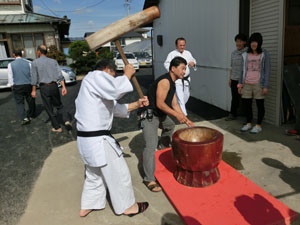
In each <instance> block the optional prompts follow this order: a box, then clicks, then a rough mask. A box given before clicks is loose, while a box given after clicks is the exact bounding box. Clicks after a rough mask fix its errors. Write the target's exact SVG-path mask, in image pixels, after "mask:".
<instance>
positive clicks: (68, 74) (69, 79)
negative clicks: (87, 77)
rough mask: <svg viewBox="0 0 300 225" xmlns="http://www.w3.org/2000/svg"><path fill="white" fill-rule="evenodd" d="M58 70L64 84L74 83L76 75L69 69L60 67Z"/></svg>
mask: <svg viewBox="0 0 300 225" xmlns="http://www.w3.org/2000/svg"><path fill="white" fill-rule="evenodd" d="M60 68H61V72H62V75H63V76H64V79H65V83H66V84H71V83H75V82H76V74H75V73H74V71H73V70H72V69H71V68H70V67H68V66H61V67H60Z"/></svg>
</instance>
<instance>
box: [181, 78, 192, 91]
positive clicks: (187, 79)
mask: <svg viewBox="0 0 300 225" xmlns="http://www.w3.org/2000/svg"><path fill="white" fill-rule="evenodd" d="M189 77H190V75H188V76H186V77H183V79H182V89H183V90H184V81H185V80H186V81H187V82H188V83H189V84H190V81H189Z"/></svg>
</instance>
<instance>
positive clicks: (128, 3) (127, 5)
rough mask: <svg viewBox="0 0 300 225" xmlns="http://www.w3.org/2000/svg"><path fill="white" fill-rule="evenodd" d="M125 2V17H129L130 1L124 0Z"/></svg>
mask: <svg viewBox="0 0 300 225" xmlns="http://www.w3.org/2000/svg"><path fill="white" fill-rule="evenodd" d="M125 1H126V2H125V5H126V7H127V16H129V11H130V2H129V1H130V0H125Z"/></svg>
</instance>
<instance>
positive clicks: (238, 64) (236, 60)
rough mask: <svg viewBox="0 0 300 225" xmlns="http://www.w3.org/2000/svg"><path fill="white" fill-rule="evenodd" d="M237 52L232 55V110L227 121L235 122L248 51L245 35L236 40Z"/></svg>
mask: <svg viewBox="0 0 300 225" xmlns="http://www.w3.org/2000/svg"><path fill="white" fill-rule="evenodd" d="M234 41H235V46H236V50H234V51H233V52H232V53H231V68H230V78H229V87H230V88H231V109H230V113H229V115H228V117H227V118H226V119H225V120H226V121H230V120H235V119H236V117H237V110H238V107H239V103H240V98H241V97H240V94H239V93H238V87H237V85H238V83H239V79H240V76H241V71H242V54H243V53H244V52H245V51H246V48H245V45H246V42H247V36H246V35H245V34H237V35H236V36H235V38H234Z"/></svg>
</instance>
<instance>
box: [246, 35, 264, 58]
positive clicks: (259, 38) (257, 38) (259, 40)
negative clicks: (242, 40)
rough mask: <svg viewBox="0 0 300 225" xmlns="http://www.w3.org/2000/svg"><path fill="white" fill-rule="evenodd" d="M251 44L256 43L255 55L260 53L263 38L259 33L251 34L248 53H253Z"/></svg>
mask: <svg viewBox="0 0 300 225" xmlns="http://www.w3.org/2000/svg"><path fill="white" fill-rule="evenodd" d="M251 42H257V49H256V51H257V53H258V54H260V53H262V48H261V46H262V43H263V38H262V35H261V34H260V33H258V32H257V33H253V34H251V36H250V38H249V48H248V51H247V52H248V53H253V51H252V49H251Z"/></svg>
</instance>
